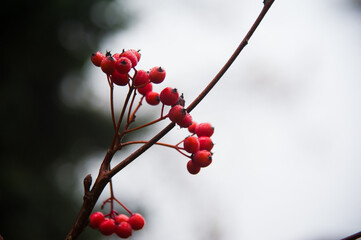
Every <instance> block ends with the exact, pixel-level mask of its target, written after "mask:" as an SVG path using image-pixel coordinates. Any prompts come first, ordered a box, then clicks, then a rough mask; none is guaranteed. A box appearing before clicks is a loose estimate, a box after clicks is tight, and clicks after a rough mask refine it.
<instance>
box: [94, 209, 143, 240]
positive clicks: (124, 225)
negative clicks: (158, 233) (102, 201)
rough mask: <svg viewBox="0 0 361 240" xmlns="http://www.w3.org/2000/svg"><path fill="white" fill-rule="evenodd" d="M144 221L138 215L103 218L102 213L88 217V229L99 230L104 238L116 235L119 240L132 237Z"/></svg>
mask: <svg viewBox="0 0 361 240" xmlns="http://www.w3.org/2000/svg"><path fill="white" fill-rule="evenodd" d="M144 224H145V220H144V218H143V216H142V215H140V214H139V213H134V214H132V215H131V216H130V217H128V216H127V215H125V214H118V215H113V214H109V216H108V215H106V216H104V214H103V213H102V212H95V213H93V214H92V215H90V222H89V225H90V227H92V228H94V229H99V231H100V232H101V233H102V234H103V235H106V236H110V235H112V234H114V233H115V234H116V235H118V237H120V238H128V237H130V236H131V235H132V231H133V230H140V229H142V228H143V226H144Z"/></svg>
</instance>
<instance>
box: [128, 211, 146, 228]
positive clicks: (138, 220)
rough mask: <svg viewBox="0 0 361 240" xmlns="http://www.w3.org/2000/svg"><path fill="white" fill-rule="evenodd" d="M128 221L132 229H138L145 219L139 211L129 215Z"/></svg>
mask: <svg viewBox="0 0 361 240" xmlns="http://www.w3.org/2000/svg"><path fill="white" fill-rule="evenodd" d="M128 223H129V224H130V225H131V226H132V228H133V229H134V230H140V229H142V228H143V227H144V224H145V220H144V218H143V216H142V215H140V214H139V213H134V214H133V215H132V216H130V217H129V220H128Z"/></svg>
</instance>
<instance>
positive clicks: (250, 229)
mask: <svg viewBox="0 0 361 240" xmlns="http://www.w3.org/2000/svg"><path fill="white" fill-rule="evenodd" d="M124 2H125V3H124V4H125V5H126V6H127V8H129V9H128V10H129V11H130V12H131V13H133V15H134V19H132V21H133V23H132V24H131V25H130V27H129V28H128V29H127V30H125V31H121V32H119V33H115V34H114V35H111V36H109V37H108V38H107V39H106V40H105V41H104V43H103V44H102V46H103V47H102V49H100V50H101V51H105V50H106V49H111V50H112V51H113V52H117V51H121V50H122V49H123V48H126V49H129V48H135V49H141V50H142V54H143V55H142V59H141V62H140V63H139V69H140V68H144V69H146V70H147V69H149V68H151V67H153V66H157V65H161V66H163V67H164V68H165V69H166V71H167V78H166V81H165V82H164V83H163V84H161V85H159V86H157V88H156V89H157V90H161V89H162V88H164V87H166V86H172V87H177V88H178V89H179V90H180V91H181V92H183V93H184V95H185V97H186V100H187V103H190V102H191V101H192V100H193V99H194V98H195V97H196V96H197V94H198V93H199V92H200V91H201V90H202V89H203V88H204V87H205V86H206V84H207V83H208V82H209V81H210V79H212V78H213V76H214V75H215V74H216V73H217V71H218V70H219V69H220V68H221V66H222V65H223V64H224V62H225V61H226V60H227V59H228V57H229V56H230V55H231V53H232V52H233V50H234V49H235V48H236V47H237V45H238V44H239V42H240V41H241V39H242V38H243V36H244V35H245V34H246V32H247V31H248V29H249V27H250V26H251V24H252V23H253V21H254V20H255V18H256V17H257V15H258V13H259V11H260V10H261V8H262V6H263V4H262V1H261V0H259V1H251V0H247V1H246V0H243V1H236V0H198V1H194V0H193V1H190V0H184V1H170V0H168V1H165V0H154V1H140V0H133V1H124ZM360 17H361V14H360V12H357V11H356V10H354V9H352V8H350V6H348V5H347V4H346V1H341V0H339V1H336V0H333V1H332V0H331V1H326V0H319V1H311V0H303V1H283V0H276V1H275V3H274V5H273V6H272V8H271V9H270V11H269V13H268V14H267V16H266V17H265V19H264V21H263V22H262V23H261V26H260V27H259V29H258V30H257V31H256V33H255V34H254V36H253V37H252V39H251V41H250V43H249V45H248V46H247V47H246V48H245V50H244V52H243V53H242V54H241V56H240V58H239V59H237V61H236V62H235V63H234V65H233V66H232V67H231V68H230V69H229V71H228V72H227V73H226V74H225V76H224V78H223V79H222V80H221V82H220V83H219V85H217V86H216V87H215V89H214V90H213V91H212V92H211V93H210V94H209V96H207V97H206V99H205V100H204V101H203V102H202V103H201V104H200V105H199V106H198V107H197V108H196V109H195V110H194V111H193V112H192V116H193V118H194V119H195V120H196V121H198V122H205V121H209V122H211V123H212V124H213V125H214V126H215V127H216V131H215V134H214V136H213V141H214V142H215V144H216V145H215V147H214V153H215V154H214V160H213V163H212V165H211V166H209V167H208V168H206V169H204V170H202V171H201V173H200V174H199V175H197V176H191V175H190V174H188V173H187V171H186V169H185V165H186V162H187V160H186V159H185V158H184V157H183V156H181V155H180V154H178V153H176V152H175V151H172V150H170V149H163V148H161V147H154V148H153V149H151V150H150V151H149V152H146V153H145V154H144V155H143V156H141V157H140V158H139V159H137V160H136V161H135V162H133V163H132V164H131V165H130V166H129V167H127V168H126V169H125V170H124V171H122V172H121V173H120V174H118V175H117V176H116V178H115V182H116V184H115V186H116V187H115V188H116V194H117V195H118V196H119V198H120V199H122V196H124V201H129V202H125V204H127V205H129V207H131V206H132V205H133V206H137V205H138V204H140V205H141V206H142V207H143V208H144V212H145V213H144V214H145V215H146V218H147V219H146V221H147V226H146V228H145V229H144V230H142V231H140V232H136V233H135V234H134V239H138V240H142V239H148V240H149V239H157V240H160V239H172V240H178V239H182V240H183V239H192V240H193V239H194V240H198V239H209V240H212V239H214V240H218V239H222V240H224V239H247V240H258V239H271V240H272V239H277V240H283V239H284V240H290V239H292V240H305V239H310V240H316V239H339V238H341V237H346V236H347V235H350V234H353V233H355V232H358V231H360V230H361V204H360V203H361V191H360V189H361V174H360V172H361V171H360V170H361V148H360V146H361V126H360V122H361V97H360V96H361V95H360V93H361V84H360V76H361V67H360V63H361V44H360V42H361V41H360V38H361V24H360V22H361V19H360ZM86 72H87V74H88V79H89V82H90V83H91V84H90V85H89V82H87V83H86V84H85V85H88V86H90V87H88V89H87V91H88V92H91V93H92V94H93V95H94V98H93V99H94V101H92V102H91V104H92V106H93V107H95V108H98V109H99V110H102V111H104V112H106V113H108V109H109V107H108V104H109V103H108V98H109V96H108V92H109V91H108V88H107V83H106V80H105V77H104V76H103V74H102V73H101V72H100V70H99V69H96V68H94V67H92V66H90V64H89V67H88V68H87V69H86ZM154 109H157V108H156V107H150V106H146V105H144V111H145V113H144V114H153V113H152V111H153V110H154ZM161 127H162V126H159V128H158V127H157V128H156V129H155V130H157V129H161ZM187 134H188V133H187V132H186V130H180V129H174V130H173V131H172V132H171V133H170V134H169V135H168V136H167V137H166V138H165V139H164V140H163V141H167V142H170V143H177V142H178V141H180V140H181V139H182V138H184V137H185V136H187ZM150 137H151V135H149V136H145V139H149V138H150ZM104 154H105V151H104ZM125 154H126V153H125ZM94 159H97V161H96V162H97V163H95V164H90V165H89V168H90V169H82V171H83V173H84V174H82V176H81V177H83V176H85V173H87V172H89V171H90V172H92V173H93V176H95V175H96V172H97V170H96V169H95V168H96V167H98V163H99V161H100V159H102V156H94ZM117 159H121V157H118V158H117ZM103 197H104V198H105V197H106V194H104V196H103ZM106 239H109V238H106Z"/></svg>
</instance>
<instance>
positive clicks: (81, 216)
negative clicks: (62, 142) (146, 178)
mask: <svg viewBox="0 0 361 240" xmlns="http://www.w3.org/2000/svg"><path fill="white" fill-rule="evenodd" d="M273 2H274V0H265V1H264V6H263V8H262V11H261V12H260V14H259V15H258V17H257V19H256V20H255V22H254V24H253V25H252V27H251V28H250V30H249V31H248V33H247V34H246V36H245V37H244V39H243V40H242V42H241V43H240V44H239V46H238V47H237V49H236V50H235V52H234V53H233V54H232V56H231V57H230V58H229V60H228V61H227V62H226V64H225V65H224V66H223V67H222V69H221V70H220V71H219V72H218V73H217V75H216V76H215V77H214V78H213V79H212V81H211V82H210V83H209V84H208V86H207V87H206V88H205V89H204V90H203V91H202V92H201V93H200V94H199V96H198V97H197V98H196V99H195V100H194V101H193V102H192V103H191V104H190V105H189V106H188V108H187V111H188V112H191V111H192V110H193V109H194V108H195V107H196V106H197V105H198V104H199V103H200V102H201V101H202V99H203V98H204V97H205V96H206V95H207V94H208V93H209V92H210V91H211V89H212V88H213V87H214V86H215V85H216V83H217V82H218V81H219V80H220V79H221V78H222V76H223V75H224V73H225V72H226V71H227V70H228V68H229V67H230V66H231V65H232V63H233V62H234V60H235V59H236V58H237V57H238V55H239V54H240V53H241V51H242V50H243V48H244V47H245V46H246V45H247V44H248V41H249V39H250V38H251V36H252V35H253V33H254V32H255V31H256V29H257V27H258V25H259V24H260V23H261V21H262V19H263V18H264V16H265V15H266V13H267V11H268V10H269V9H270V7H271V6H272V4H273ZM119 126H120V124H119V123H118V127H119ZM174 126H175V124H174V123H170V124H168V126H166V127H165V128H164V129H163V130H161V131H160V132H159V133H158V134H157V135H155V136H154V137H153V138H152V139H150V140H149V141H148V143H146V144H144V145H142V146H141V147H140V148H139V149H138V150H136V151H135V152H133V153H132V154H131V155H129V156H128V157H127V158H125V159H124V160H123V161H122V162H120V163H119V164H118V165H116V166H115V167H114V168H112V169H111V170H110V171H109V170H108V166H109V163H110V161H111V159H112V158H113V156H114V154H115V151H116V150H114V149H112V148H111V149H109V150H108V152H107V154H106V155H105V157H104V160H103V162H102V165H101V167H100V170H99V174H98V177H97V179H96V181H95V183H94V185H93V187H92V189H91V191H85V194H84V197H83V204H82V206H81V209H80V211H79V213H78V216H77V218H76V220H75V223H74V225H73V226H72V228H71V229H70V231H69V233H68V235H67V236H66V238H65V240H74V239H76V238H77V237H79V235H80V234H81V232H82V231H83V230H84V229H85V227H86V226H87V224H88V221H89V220H88V219H89V216H90V214H91V212H92V210H93V208H94V206H95V204H96V202H97V200H98V199H99V196H100V194H101V193H102V191H103V189H104V188H105V186H106V185H107V184H108V182H109V180H110V179H111V178H112V177H113V176H114V175H115V174H117V173H118V172H119V171H121V170H122V169H123V168H125V167H126V166H127V165H128V164H130V163H131V162H132V161H134V160H135V159H136V158H137V157H139V156H140V155H141V154H142V153H144V152H145V151H146V150H147V149H149V148H150V147H151V146H153V145H154V144H155V143H156V142H157V141H159V140H160V139H161V138H162V137H163V136H165V135H166V134H167V133H168V132H169V131H170V130H172V129H173V128H174ZM118 130H119V129H116V133H117V132H118ZM114 141H115V139H113V143H114ZM112 146H114V145H113V144H112Z"/></svg>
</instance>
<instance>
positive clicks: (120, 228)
mask: <svg viewBox="0 0 361 240" xmlns="http://www.w3.org/2000/svg"><path fill="white" fill-rule="evenodd" d="M115 233H116V234H117V235H118V237H120V238H128V237H130V236H132V226H131V225H130V224H129V223H128V222H121V223H120V224H119V225H117V227H116V228H115Z"/></svg>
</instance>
